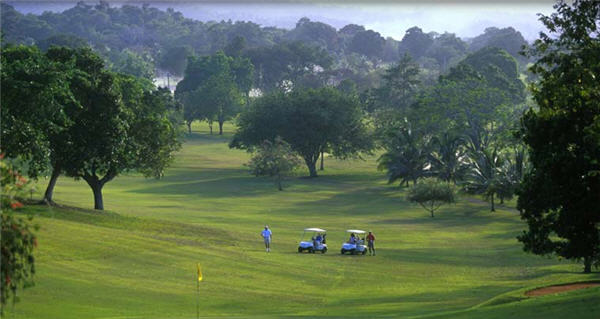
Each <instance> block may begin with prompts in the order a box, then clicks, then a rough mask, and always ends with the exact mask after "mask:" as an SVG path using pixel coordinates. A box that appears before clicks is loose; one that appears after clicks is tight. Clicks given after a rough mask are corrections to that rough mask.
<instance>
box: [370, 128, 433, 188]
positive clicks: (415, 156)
mask: <svg viewBox="0 0 600 319" xmlns="http://www.w3.org/2000/svg"><path fill="white" fill-rule="evenodd" d="M388 134H391V135H392V137H390V138H388V140H389V143H388V144H386V145H385V147H386V150H387V151H386V152H385V153H384V154H383V155H381V157H379V159H378V160H377V162H378V163H379V164H378V166H377V169H379V170H387V175H388V183H393V182H395V181H397V180H400V185H403V184H404V183H406V185H407V186H408V183H409V181H412V182H413V183H414V184H416V183H417V180H418V179H419V178H422V177H426V176H427V175H428V173H429V170H428V168H427V167H428V165H429V162H428V159H429V154H430V147H431V146H430V145H431V144H430V141H429V139H428V138H427V137H426V136H423V135H422V134H419V133H417V132H415V131H413V130H412V128H411V127H410V124H409V123H406V122H405V124H404V125H403V126H402V127H399V128H397V129H395V130H393V131H390V132H388Z"/></svg>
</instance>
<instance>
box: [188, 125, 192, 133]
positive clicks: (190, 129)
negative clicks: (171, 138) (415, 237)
mask: <svg viewBox="0 0 600 319" xmlns="http://www.w3.org/2000/svg"><path fill="white" fill-rule="evenodd" d="M187 127H188V133H189V134H192V122H187Z"/></svg>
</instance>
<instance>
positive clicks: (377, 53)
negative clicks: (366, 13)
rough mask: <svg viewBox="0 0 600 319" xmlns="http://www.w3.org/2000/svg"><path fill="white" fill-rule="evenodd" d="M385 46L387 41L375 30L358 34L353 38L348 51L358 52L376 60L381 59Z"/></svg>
mask: <svg viewBox="0 0 600 319" xmlns="http://www.w3.org/2000/svg"><path fill="white" fill-rule="evenodd" d="M384 45H385V39H384V38H383V37H382V36H381V34H379V33H378V32H375V31H373V30H367V31H360V32H358V33H356V34H355V35H354V36H353V37H352V40H351V41H350V45H349V46H348V49H349V50H350V51H351V52H356V53H359V54H362V55H365V56H367V57H369V58H371V59H376V58H381V54H382V53H383V46H384Z"/></svg>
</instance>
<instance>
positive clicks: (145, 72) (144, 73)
mask: <svg viewBox="0 0 600 319" xmlns="http://www.w3.org/2000/svg"><path fill="white" fill-rule="evenodd" d="M113 69H114V70H115V71H116V72H119V73H124V74H129V75H133V76H135V77H138V78H144V79H148V80H152V79H153V78H154V63H153V62H152V61H151V59H150V57H143V56H140V55H139V54H137V53H135V52H133V51H131V50H129V49H125V50H123V51H121V53H119V55H118V57H117V58H116V61H115V64H114V66H113Z"/></svg>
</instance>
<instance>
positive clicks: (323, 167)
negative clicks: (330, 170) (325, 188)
mask: <svg viewBox="0 0 600 319" xmlns="http://www.w3.org/2000/svg"><path fill="white" fill-rule="evenodd" d="M319 169H320V170H324V169H325V166H324V165H323V151H321V167H320V168H319Z"/></svg>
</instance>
